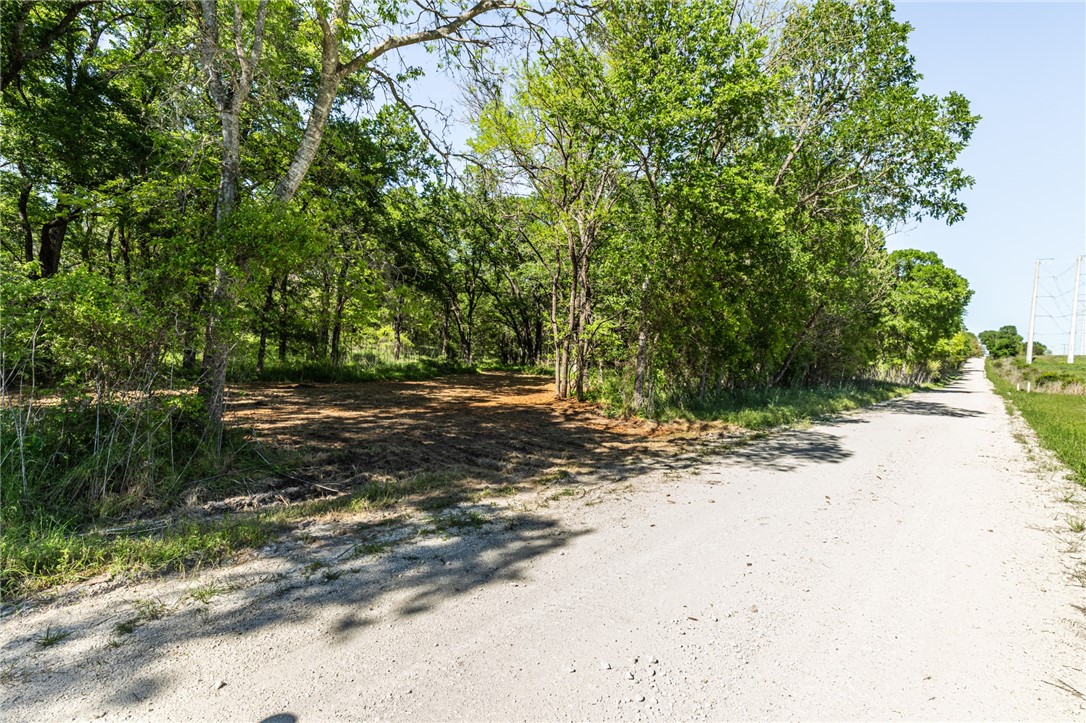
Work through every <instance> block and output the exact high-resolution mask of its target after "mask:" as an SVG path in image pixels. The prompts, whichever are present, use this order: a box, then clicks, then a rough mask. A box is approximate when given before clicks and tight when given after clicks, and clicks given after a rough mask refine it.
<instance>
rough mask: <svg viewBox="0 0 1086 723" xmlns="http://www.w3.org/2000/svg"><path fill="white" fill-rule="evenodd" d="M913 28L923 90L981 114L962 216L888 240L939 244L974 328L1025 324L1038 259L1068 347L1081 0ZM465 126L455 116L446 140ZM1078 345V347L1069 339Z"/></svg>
mask: <svg viewBox="0 0 1086 723" xmlns="http://www.w3.org/2000/svg"><path fill="white" fill-rule="evenodd" d="M896 12H897V17H898V18H899V19H900V20H904V21H907V22H909V23H910V24H911V25H912V26H913V27H914V31H913V34H912V36H911V39H910V43H909V47H910V50H911V51H912V53H913V55H914V56H915V57H916V61H917V66H918V68H919V70H920V72H921V73H923V75H924V79H923V81H922V82H921V89H922V90H923V91H924V92H926V93H937V94H940V95H943V94H945V93H947V92H949V91H951V90H957V91H959V92H961V93H962V94H964V95H965V96H966V97H967V98H968V99H969V100H970V103H971V105H972V108H973V111H974V112H975V113H978V114H979V115H981V116H983V120H981V122H980V125H979V126H978V128H977V131H976V133H975V134H974V136H973V139H972V141H971V143H970V146H969V147H968V148H967V149H966V151H965V152H964V154H963V155H962V156H961V158H960V163H961V165H962V167H964V168H965V170H966V171H967V172H968V173H969V174H971V175H972V176H974V177H975V178H976V185H975V186H974V188H973V189H971V190H969V191H967V192H966V193H965V194H963V199H964V200H965V202H966V204H967V205H968V207H969V212H968V213H967V214H966V217H965V220H963V221H961V222H959V223H957V224H955V225H953V226H946V225H945V224H943V223H941V222H938V221H927V222H924V223H921V224H918V225H912V226H910V227H906V228H903V229H901V230H899V231H898V232H897V233H895V234H894V235H893V236H891V238H890V240H889V245H890V247H891V248H919V249H922V250H925V251H935V252H936V253H938V254H939V255H940V256H941V257H942V258H943V260H944V261H945V262H946V263H947V265H949V266H951V267H952V268H954V269H957V270H958V272H959V273H961V274H962V275H963V276H965V277H966V278H967V279H968V280H969V282H970V285H971V286H972V288H973V289H974V291H975V294H974V296H973V302H972V304H971V305H970V307H969V310H968V313H967V316H966V323H967V325H968V326H969V328H970V329H971V330H973V331H975V332H980V331H983V330H985V329H994V328H998V327H1000V326H1003V325H1004V324H1014V325H1015V326H1017V327H1018V329H1019V331H1020V332H1021V333H1022V334H1023V336H1024V335H1025V333H1026V328H1027V327H1028V324H1029V303H1030V295H1031V288H1032V283H1033V266H1034V260H1035V259H1038V258H1049V257H1050V258H1053V259H1054V261H1051V262H1045V264H1044V266H1043V267H1042V276H1043V277H1045V278H1043V279H1042V283H1041V295H1042V296H1046V295H1047V296H1060V295H1061V292H1062V296H1063V298H1062V300H1061V299H1058V298H1042V299H1041V301H1040V305H1039V307H1040V308H1039V317H1040V318H1039V319H1038V322H1037V338H1038V339H1039V340H1041V341H1043V342H1044V343H1045V344H1047V345H1048V346H1049V347H1050V348H1051V349H1052V350H1053V351H1054V352H1057V353H1063V352H1064V351H1065V350H1066V345H1067V331H1068V329H1069V321H1068V320H1067V319H1050V318H1045V317H1044V316H1043V315H1044V314H1046V313H1047V314H1050V315H1053V316H1060V315H1063V314H1065V313H1066V312H1067V311H1069V307H1070V287H1071V277H1072V276H1073V273H1071V272H1070V271H1069V269H1070V267H1071V265H1072V264H1073V260H1074V258H1075V257H1076V256H1078V255H1080V254H1083V253H1086V0H1079V1H1078V2H1015V3H1004V2H900V1H899V2H898V3H897V11H896ZM409 62H412V63H419V64H421V65H424V66H429V67H428V75H427V77H425V78H422V79H421V80H420V81H418V82H417V83H416V84H415V88H414V91H415V92H414V96H415V97H416V98H420V99H421V98H428V99H429V100H430V101H431V102H436V103H438V104H439V105H441V106H444V107H445V108H446V109H447V110H449V111H451V112H452V114H453V115H454V116H456V115H460V114H462V111H461V110H460V109H457V108H456V105H457V100H458V96H459V91H457V90H456V88H455V83H454V81H451V80H450V79H449V78H448V77H447V76H443V75H442V74H441V73H440V72H433V70H432V61H429V62H427V59H425V58H424V57H422V56H421V55H418V54H416V55H414V56H413V57H410V59H409ZM468 132H469V131H468V129H467V128H466V127H465V126H464V124H463V123H462V122H461V123H454V124H453V126H452V127H450V128H448V129H447V134H448V140H449V141H451V142H452V143H453V144H454V146H459V145H462V144H463V142H464V140H465V138H466V136H467V134H468ZM1076 346H1078V345H1076Z"/></svg>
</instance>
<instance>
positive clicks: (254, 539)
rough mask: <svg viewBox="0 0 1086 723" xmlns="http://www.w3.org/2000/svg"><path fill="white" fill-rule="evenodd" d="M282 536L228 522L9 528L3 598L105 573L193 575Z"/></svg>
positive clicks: (267, 524)
mask: <svg viewBox="0 0 1086 723" xmlns="http://www.w3.org/2000/svg"><path fill="white" fill-rule="evenodd" d="M281 531H282V526H281V525H280V524H279V523H277V522H276V521H274V520H271V519H267V518H261V517H255V516H254V517H237V518H232V517H228V518H225V519H222V520H217V521H211V522H192V521H182V522H177V523H174V524H173V525H170V526H168V527H167V528H165V529H163V530H161V531H157V532H148V533H139V534H132V535H102V534H96V533H94V532H83V531H80V530H79V529H77V528H72V527H67V526H64V525H53V526H48V527H46V526H36V527H31V526H21V527H18V528H15V529H12V528H5V529H4V532H3V535H2V536H0V593H2V595H3V598H4V599H5V600H7V599H11V598H12V597H19V596H23V595H27V594H30V593H33V592H36V591H40V590H45V589H48V588H50V587H55V586H57V585H63V584H66V583H71V582H77V581H79V580H84V579H87V578H89V577H93V576H95V575H98V574H101V573H112V574H138V573H158V572H168V571H180V570H193V569H198V568H200V567H202V566H205V565H211V564H215V563H218V562H221V561H222V560H224V559H226V558H228V557H231V556H232V555H235V554H237V553H238V552H240V551H242V550H247V549H252V548H254V547H258V546H260V545H262V544H264V543H266V542H268V541H269V540H271V539H273V537H275V536H277V535H278V534H279V533H280V532H281Z"/></svg>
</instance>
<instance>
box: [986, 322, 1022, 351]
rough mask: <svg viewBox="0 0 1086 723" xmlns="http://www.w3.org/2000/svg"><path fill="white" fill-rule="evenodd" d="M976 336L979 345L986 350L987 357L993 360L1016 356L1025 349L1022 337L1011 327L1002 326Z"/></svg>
mask: <svg viewBox="0 0 1086 723" xmlns="http://www.w3.org/2000/svg"><path fill="white" fill-rule="evenodd" d="M977 336H978V338H979V339H980V343H981V344H983V345H984V348H985V349H987V350H988V356H990V357H992V358H993V359H1003V358H1006V357H1013V356H1017V355H1018V354H1021V353H1022V350H1023V349H1024V348H1025V347H1024V342H1023V340H1022V335H1021V334H1019V333H1018V329H1016V328H1014V327H1013V326H1002V327H1000V328H999V329H998V330H991V329H989V330H987V331H982V332H981V333H980V334H978V335H977Z"/></svg>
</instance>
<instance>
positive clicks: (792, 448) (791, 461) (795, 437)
mask: <svg viewBox="0 0 1086 723" xmlns="http://www.w3.org/2000/svg"><path fill="white" fill-rule="evenodd" d="M851 456H852V452H851V451H850V450H848V449H847V448H846V447H845V446H844V445H843V444H842V443H841V439H840V438H839V437H837V436H835V435H833V434H830V433H829V432H824V431H820V430H817V429H804V430H789V431H787V432H781V433H779V434H775V435H772V436H769V437H767V438H764V439H759V440H757V441H755V442H753V443H750V444H745V445H742V446H739V447H734V448H732V449H730V450H728V452H727V454H726V456H724V457H723V458H722V459H721V462H722V464H724V465H725V466H729V467H734V466H740V467H745V466H753V467H757V468H761V469H769V470H773V471H776V472H790V471H792V470H794V469H797V468H799V467H803V466H806V465H811V464H837V463H840V462H843V461H845V460H846V459H848V458H849V457H851Z"/></svg>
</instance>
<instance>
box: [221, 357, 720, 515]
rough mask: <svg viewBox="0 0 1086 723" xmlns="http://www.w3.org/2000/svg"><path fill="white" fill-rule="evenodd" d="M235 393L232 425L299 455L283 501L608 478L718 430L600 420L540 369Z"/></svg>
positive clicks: (622, 475)
mask: <svg viewBox="0 0 1086 723" xmlns="http://www.w3.org/2000/svg"><path fill="white" fill-rule="evenodd" d="M232 396H233V400H232V402H231V404H230V409H229V421H230V423H232V424H235V425H239V426H242V427H246V428H249V429H251V430H252V432H253V435H254V436H255V437H256V438H257V439H258V440H260V441H261V442H262V443H264V444H266V445H269V446H271V447H276V448H280V449H282V448H286V449H289V450H293V451H295V452H299V453H301V455H302V458H303V459H304V463H303V465H302V466H301V467H300V468H299V469H297V470H295V471H294V472H292V473H291V474H290V475H285V476H284V479H283V480H282V482H283V483H284V484H287V485H290V486H289V487H287V489H289V490H290V492H289V494H286V495H285V496H284V498H283V500H282V501H291V500H293V499H298V498H300V497H311V496H319V495H321V494H328V493H336V492H348V491H350V490H352V489H355V488H357V487H359V486H360V485H363V484H367V483H372V482H373V481H375V480H378V481H386V482H387V481H396V480H403V479H406V478H409V477H411V476H415V475H419V474H421V473H437V474H440V475H441V476H442V483H443V484H442V486H445V487H451V488H453V491H454V493H455V492H460V493H464V494H466V493H468V492H469V491H471V490H474V489H477V488H479V487H488V486H493V485H508V484H517V483H522V482H533V481H541V480H542V481H546V480H548V479H549V480H555V479H561V480H564V481H569V480H572V479H573V477H574V476H575V475H580V474H587V473H592V474H593V476H594V477H598V475H600V474H602V475H603V476H604V478H605V479H607V480H608V481H615V480H621V479H624V478H626V477H629V476H632V475H635V474H638V473H641V472H643V471H644V468H645V465H646V463H647V462H648V461H649V460H651V459H657V458H660V457H662V456H667V457H669V458H674V457H675V456H676V455H677V454H679V453H681V452H682V451H683V450H684V449H688V448H690V447H691V446H692V445H693V444H694V443H695V441H696V440H703V439H705V438H706V437H716V438H720V437H723V436H725V435H726V434H727V427H725V426H724V425H719V424H715V425H713V424H707V423H687V422H669V423H664V424H661V423H655V422H649V421H645V420H639V419H615V418H609V417H607V416H606V415H604V414H603V413H602V412H601V410H600V409H599V408H598V407H596V406H595V405H592V404H589V403H583V402H576V401H571V400H556V399H555V398H554V394H553V391H552V389H551V386H550V382H549V380H548V379H546V378H542V377H535V376H528V375H522V374H511V373H493V372H490V373H486V372H484V373H479V374H470V375H457V376H452V377H442V378H440V379H435V380H428V381H414V382H375V383H363V384H277V385H250V386H245V387H242V388H238V389H236V390H234V394H233V395H232ZM284 491H285V490H284ZM262 494H263V495H264V499H270V498H276V495H277V494H278V493H277V492H274V491H273V492H272V493H271V497H270V498H269V497H268V495H269V493H268V492H266V491H265V492H263V493H262ZM250 506H253V505H250Z"/></svg>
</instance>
